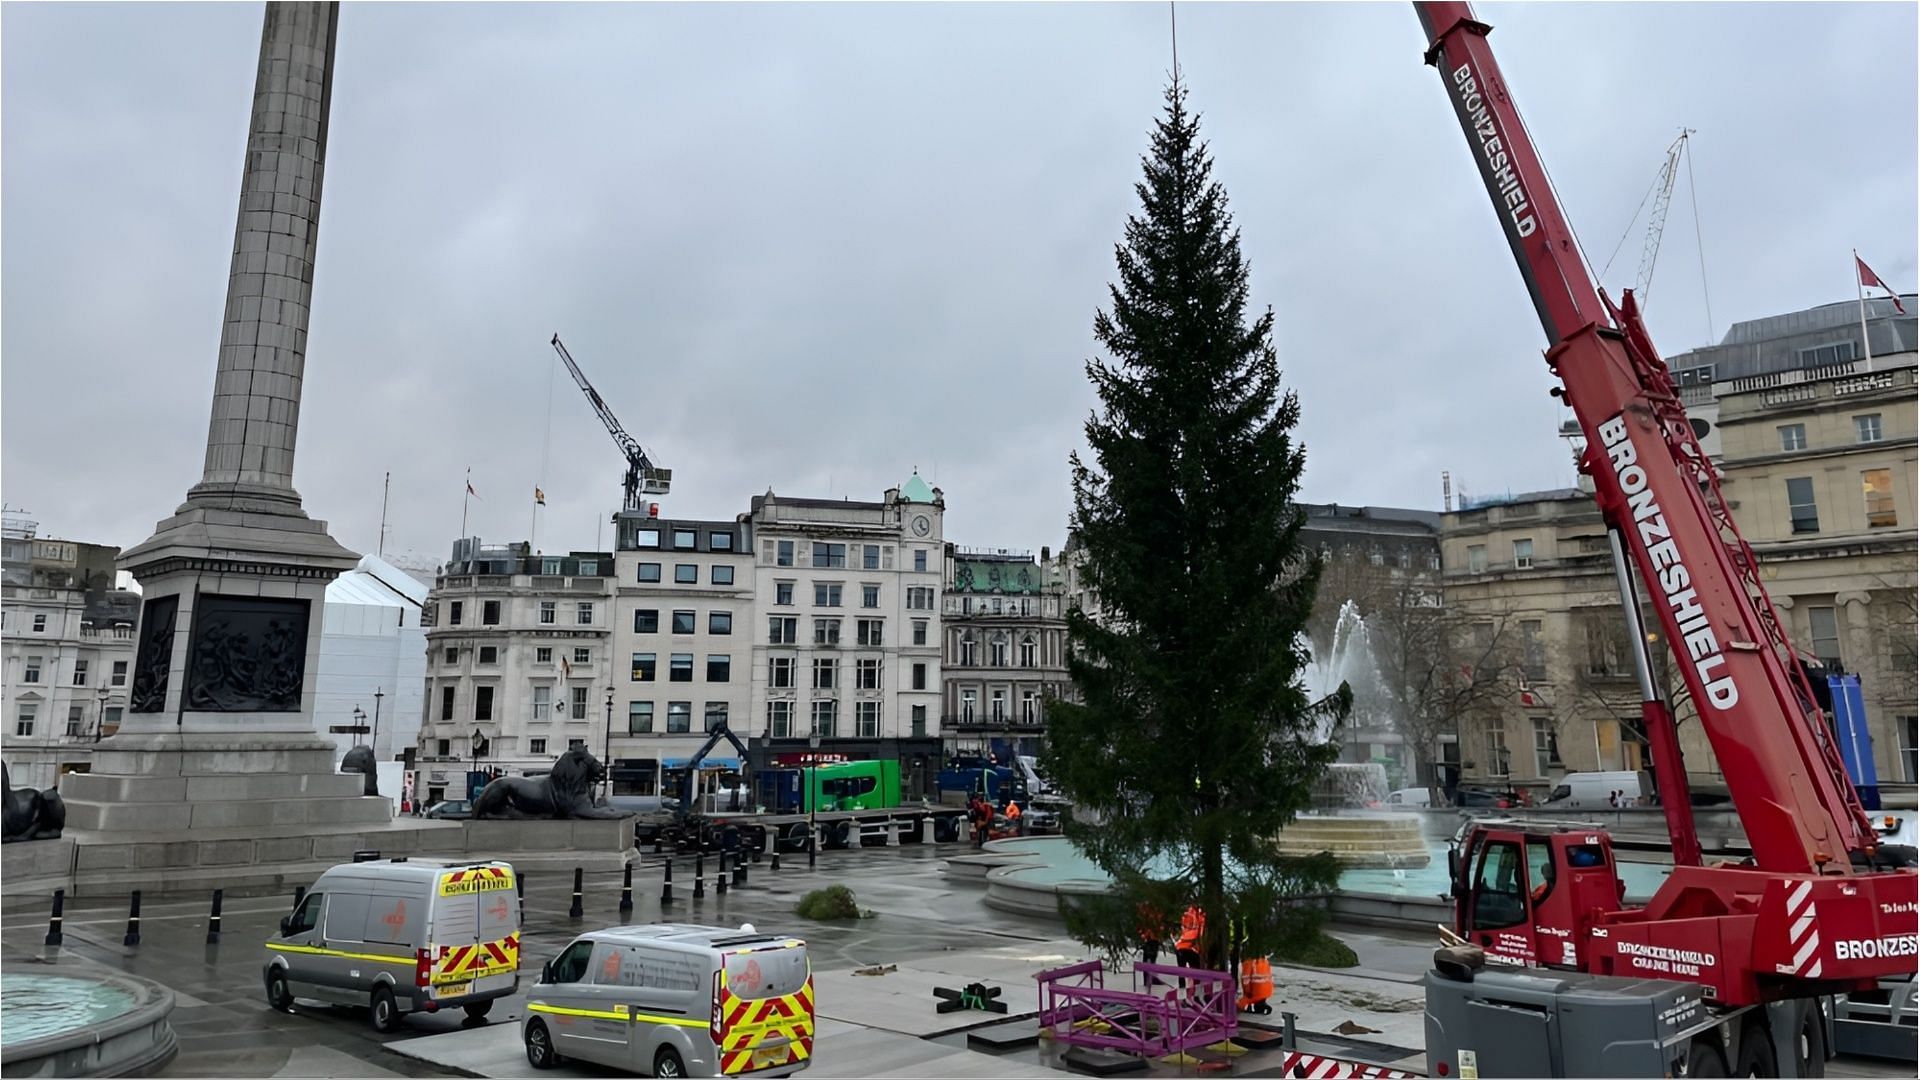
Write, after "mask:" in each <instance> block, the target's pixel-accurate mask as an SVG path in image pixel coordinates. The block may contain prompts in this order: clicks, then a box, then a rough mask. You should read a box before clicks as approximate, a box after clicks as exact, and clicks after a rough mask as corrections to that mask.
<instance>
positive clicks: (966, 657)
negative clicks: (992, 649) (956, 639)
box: [960, 630, 974, 667]
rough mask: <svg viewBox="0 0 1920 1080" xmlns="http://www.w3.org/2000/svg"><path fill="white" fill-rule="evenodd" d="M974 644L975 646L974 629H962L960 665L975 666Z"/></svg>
mask: <svg viewBox="0 0 1920 1080" xmlns="http://www.w3.org/2000/svg"><path fill="white" fill-rule="evenodd" d="M973 646H974V641H973V631H971V630H962V631H960V666H961V667H972V666H973Z"/></svg>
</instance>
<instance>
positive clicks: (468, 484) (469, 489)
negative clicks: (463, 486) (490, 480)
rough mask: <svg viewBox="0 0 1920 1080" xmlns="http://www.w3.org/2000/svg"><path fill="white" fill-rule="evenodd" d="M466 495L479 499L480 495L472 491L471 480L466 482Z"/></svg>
mask: <svg viewBox="0 0 1920 1080" xmlns="http://www.w3.org/2000/svg"><path fill="white" fill-rule="evenodd" d="M467 494H469V495H471V496H473V497H474V498H476V499H477V498H479V497H480V493H479V492H477V491H475V490H473V481H471V480H469V481H467Z"/></svg>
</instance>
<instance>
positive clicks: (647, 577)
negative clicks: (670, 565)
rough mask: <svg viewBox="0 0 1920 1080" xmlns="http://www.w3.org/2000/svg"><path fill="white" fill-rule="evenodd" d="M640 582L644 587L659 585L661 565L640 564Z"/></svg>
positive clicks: (651, 563)
mask: <svg viewBox="0 0 1920 1080" xmlns="http://www.w3.org/2000/svg"><path fill="white" fill-rule="evenodd" d="M638 580H639V582H640V584H642V585H657V584H659V582H660V564H659V563H657V562H643V563H641V564H640V577H639V579H638Z"/></svg>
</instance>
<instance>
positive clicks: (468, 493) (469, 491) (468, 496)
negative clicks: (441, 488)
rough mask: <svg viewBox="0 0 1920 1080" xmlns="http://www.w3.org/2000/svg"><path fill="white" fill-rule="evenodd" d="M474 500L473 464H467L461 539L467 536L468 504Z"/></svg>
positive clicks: (461, 507)
mask: <svg viewBox="0 0 1920 1080" xmlns="http://www.w3.org/2000/svg"><path fill="white" fill-rule="evenodd" d="M471 501H473V466H471V465H469V466H467V486H466V487H465V488H464V489H463V490H462V491H461V492H460V539H462V540H465V539H466V538H467V504H468V503H469V502H471Z"/></svg>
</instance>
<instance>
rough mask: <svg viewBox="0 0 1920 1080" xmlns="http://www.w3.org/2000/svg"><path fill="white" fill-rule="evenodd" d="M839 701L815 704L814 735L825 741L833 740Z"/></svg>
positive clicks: (817, 702)
mask: <svg viewBox="0 0 1920 1080" xmlns="http://www.w3.org/2000/svg"><path fill="white" fill-rule="evenodd" d="M838 704H839V702H837V701H831V700H828V701H816V702H814V703H813V733H814V734H815V735H818V736H819V737H821V738H823V739H831V738H833V719H834V717H833V714H834V707H835V706H836V705H838Z"/></svg>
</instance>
